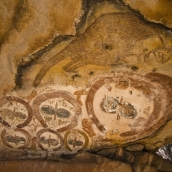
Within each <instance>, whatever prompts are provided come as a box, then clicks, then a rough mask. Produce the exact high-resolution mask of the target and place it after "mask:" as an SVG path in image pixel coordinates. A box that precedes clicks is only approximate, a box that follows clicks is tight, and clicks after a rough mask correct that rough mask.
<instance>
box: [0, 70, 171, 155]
mask: <svg viewBox="0 0 172 172" xmlns="http://www.w3.org/2000/svg"><path fill="white" fill-rule="evenodd" d="M171 85H172V78H171V77H169V76H167V75H163V74H160V73H148V74H146V75H138V74H136V73H134V72H133V73H130V72H124V71H123V72H115V73H111V74H104V75H101V76H97V77H95V78H93V79H91V80H90V83H89V84H88V86H87V87H86V88H85V89H84V88H82V89H78V88H74V87H73V88H72V87H71V88H72V89H73V91H72V90H69V91H70V92H69V91H62V90H59V89H57V90H56V89H55V88H56V87H54V88H47V89H45V88H42V89H40V90H39V89H38V90H37V91H35V92H33V93H32V94H31V95H28V96H26V98H24V99H20V98H17V97H14V96H5V97H4V98H1V100H0V122H1V126H0V132H1V140H2V144H1V146H2V147H8V148H9V149H28V148H29V149H32V150H42V151H58V154H59V155H60V154H63V153H65V152H66V151H67V152H69V153H72V154H73V153H77V152H79V151H81V150H89V149H100V148H106V147H111V146H114V145H117V144H124V143H131V142H133V141H136V140H137V139H142V138H145V137H148V136H150V135H152V134H154V133H155V132H156V131H157V130H158V128H159V127H161V126H162V125H164V124H165V123H166V122H167V121H168V120H170V119H171V117H172V116H171V111H172V106H171V104H172V98H171V97H172V87H171ZM57 88H58V86H57ZM61 88H63V89H64V90H67V89H66V88H65V87H61ZM71 92H73V94H72V93H71Z"/></svg>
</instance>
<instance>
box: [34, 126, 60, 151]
mask: <svg viewBox="0 0 172 172" xmlns="http://www.w3.org/2000/svg"><path fill="white" fill-rule="evenodd" d="M37 143H38V146H39V147H40V148H41V149H42V150H53V151H58V150H60V149H61V148H62V147H63V138H62V137H61V135H60V134H59V133H57V132H56V131H54V130H51V129H42V130H40V131H38V132H37Z"/></svg>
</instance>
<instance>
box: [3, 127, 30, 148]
mask: <svg viewBox="0 0 172 172" xmlns="http://www.w3.org/2000/svg"><path fill="white" fill-rule="evenodd" d="M1 139H2V141H3V143H4V144H5V145H6V146H8V147H9V148H15V149H24V148H27V147H28V146H29V145H30V144H31V135H30V133H29V132H28V131H26V130H24V129H15V130H6V129H4V130H3V131H2V133H1Z"/></svg>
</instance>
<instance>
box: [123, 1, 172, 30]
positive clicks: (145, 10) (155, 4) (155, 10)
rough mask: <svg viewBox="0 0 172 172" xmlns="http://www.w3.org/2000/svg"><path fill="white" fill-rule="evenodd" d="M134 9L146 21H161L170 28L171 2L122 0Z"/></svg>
mask: <svg viewBox="0 0 172 172" xmlns="http://www.w3.org/2000/svg"><path fill="white" fill-rule="evenodd" d="M122 1H123V2H124V3H125V4H126V5H129V6H130V7H131V8H132V9H133V10H134V11H136V12H139V13H141V14H142V15H143V16H144V18H146V19H147V20H148V21H152V22H156V23H161V24H163V25H165V26H167V27H169V28H172V18H171V14H172V12H171V8H172V2H171V1H168V0H155V1H147V0H122Z"/></svg>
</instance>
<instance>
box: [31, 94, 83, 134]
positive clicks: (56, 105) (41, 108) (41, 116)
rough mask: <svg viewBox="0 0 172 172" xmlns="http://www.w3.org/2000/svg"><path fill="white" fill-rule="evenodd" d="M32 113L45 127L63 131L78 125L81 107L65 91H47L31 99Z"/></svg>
mask: <svg viewBox="0 0 172 172" xmlns="http://www.w3.org/2000/svg"><path fill="white" fill-rule="evenodd" d="M32 107H33V114H34V116H35V117H36V118H37V119H38V121H39V122H40V123H41V125H42V126H43V127H45V128H47V127H50V128H53V129H56V130H57V131H58V132H63V131H66V130H69V129H72V128H74V127H75V126H77V125H78V118H79V116H80V115H81V107H80V105H79V103H78V102H77V100H76V99H75V97H74V96H73V95H72V94H70V93H68V92H65V91H54V92H47V93H45V94H41V95H38V96H37V97H36V98H35V99H34V100H33V106H32Z"/></svg>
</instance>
